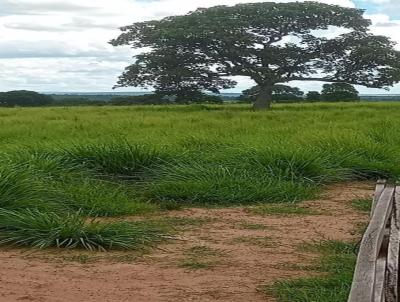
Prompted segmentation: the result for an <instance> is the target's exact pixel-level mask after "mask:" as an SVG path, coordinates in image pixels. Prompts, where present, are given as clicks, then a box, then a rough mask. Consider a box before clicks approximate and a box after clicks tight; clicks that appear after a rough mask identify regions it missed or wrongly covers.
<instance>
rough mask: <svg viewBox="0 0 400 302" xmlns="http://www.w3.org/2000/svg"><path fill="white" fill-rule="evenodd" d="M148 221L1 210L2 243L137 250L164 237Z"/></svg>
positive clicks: (0, 242) (0, 230)
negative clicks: (107, 219) (94, 219)
mask: <svg viewBox="0 0 400 302" xmlns="http://www.w3.org/2000/svg"><path fill="white" fill-rule="evenodd" d="M162 238H163V237H162V231H161V230H160V229H158V228H156V227H154V226H152V225H150V224H146V223H125V222H118V223H108V224H105V223H100V222H95V221H89V222H86V221H85V220H84V219H83V218H82V217H81V216H80V215H79V214H67V215H58V214H56V213H52V212H40V211H38V210H21V211H11V210H5V209H0V244H2V245H4V244H6V245H16V246H33V247H37V248H47V247H58V248H83V249H87V250H90V251H95V250H99V251H106V250H113V249H125V250H130V249H138V248H142V247H144V246H148V245H151V244H152V243H154V242H157V241H160V240H161V239H162Z"/></svg>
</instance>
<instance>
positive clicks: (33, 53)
mask: <svg viewBox="0 0 400 302" xmlns="http://www.w3.org/2000/svg"><path fill="white" fill-rule="evenodd" d="M264 1H267V0H190V1H188V0H113V1H109V0H86V1H82V0H0V68H1V70H2V72H1V73H0V90H10V89H23V88H25V89H28V88H29V89H34V90H41V91H43V90H53V91H54V90H71V91H72V90H74V91H77V90H92V91H93V90H110V89H111V87H112V86H113V85H114V83H115V80H116V77H117V76H118V74H119V73H120V72H121V71H122V69H123V67H124V66H126V65H128V64H129V61H130V58H131V56H132V55H133V54H134V53H133V51H132V50H129V49H126V48H115V47H112V46H110V45H108V43H107V42H108V41H109V40H110V39H112V38H114V37H116V36H117V35H118V34H119V30H118V27H120V26H124V25H128V24H131V23H133V22H137V21H143V20H150V19H155V18H157V19H159V18H162V17H165V16H168V15H176V14H184V13H187V12H189V11H191V10H194V9H196V8H198V7H209V6H214V5H234V4H237V3H246V2H264ZM367 1H369V3H373V2H376V3H378V2H379V3H384V4H385V5H393V4H394V3H395V2H397V1H390V0H367ZM277 2H290V0H281V1H277ZM319 2H324V3H329V4H339V5H343V6H349V7H354V6H355V5H354V1H351V0H320V1H319ZM369 17H371V18H372V19H373V21H374V26H373V31H374V32H375V33H378V34H388V30H390V36H391V37H392V38H393V39H395V40H396V41H399V42H400V25H399V22H400V21H396V20H391V19H390V18H389V17H387V16H386V15H384V14H375V15H370V16H369ZM249 84H251V81H249V80H245V79H241V80H240V85H239V87H238V89H237V90H240V89H242V88H246V87H247V85H249ZM302 85H303V87H306V88H308V87H310V85H309V84H304V83H303V84H302ZM312 85H314V84H312ZM313 87H314V86H313ZM131 90H136V89H135V88H131Z"/></svg>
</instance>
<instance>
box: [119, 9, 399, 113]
mask: <svg viewBox="0 0 400 302" xmlns="http://www.w3.org/2000/svg"><path fill="white" fill-rule="evenodd" d="M369 26H370V21H369V20H366V19H364V17H363V10H360V9H354V8H345V7H341V6H337V5H327V4H322V3H318V2H291V3H274V2H265V3H251V4H239V5H235V6H216V7H212V8H201V9H198V10H196V11H194V12H190V13H189V14H187V15H184V16H173V17H168V18H164V19H162V20H159V21H148V22H139V23H135V24H133V25H131V26H127V27H124V28H122V30H123V33H122V34H121V35H120V36H119V37H118V38H117V39H115V40H113V41H112V42H111V43H112V44H113V45H126V44H127V45H131V46H132V47H133V48H147V49H150V54H151V53H155V52H158V53H159V54H160V55H161V56H163V55H162V53H160V51H162V50H163V49H175V51H176V52H177V53H178V54H180V55H182V56H184V57H186V58H188V60H187V61H185V63H186V64H188V65H187V66H188V67H189V66H191V67H190V70H191V72H193V73H196V72H195V69H196V68H198V67H199V66H200V67H201V69H200V70H202V71H199V73H200V74H202V73H203V71H205V70H208V72H210V73H211V76H210V77H209V78H210V81H212V82H213V83H215V81H216V80H217V79H220V80H223V79H224V78H225V77H227V76H247V77H250V78H251V79H253V80H254V81H255V82H256V83H257V86H258V87H259V93H258V96H257V98H256V101H255V102H254V107H255V108H256V109H263V108H268V107H269V106H270V105H271V102H272V94H273V91H274V86H275V85H277V84H282V83H286V82H290V81H324V82H331V83H335V82H346V83H350V84H359V85H364V86H367V87H374V88H385V87H388V86H391V85H393V84H394V83H396V82H399V81H400V53H399V52H398V51H396V50H395V49H394V48H393V46H394V45H393V43H392V42H391V41H390V39H389V38H387V37H383V36H374V35H372V34H371V33H369V32H368V27H369ZM332 28H341V29H344V30H343V32H345V33H344V34H341V35H338V36H335V37H331V38H328V37H327V35H326V34H325V32H327V31H328V30H329V29H332ZM195 58H197V59H198V60H200V61H201V64H199V63H197V62H196V59H195ZM191 60H193V63H191V62H190V61H191ZM149 73H151V71H149ZM172 74H175V72H173V73H172ZM130 77H132V74H129V73H125V74H124V75H123V76H122V80H124V79H126V80H129V78H130ZM133 77H136V75H134V76H133ZM187 79H188V80H189V81H190V82H193V83H196V79H195V77H192V76H188V77H187Z"/></svg>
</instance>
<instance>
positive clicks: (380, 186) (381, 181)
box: [371, 179, 387, 217]
mask: <svg viewBox="0 0 400 302" xmlns="http://www.w3.org/2000/svg"><path fill="white" fill-rule="evenodd" d="M386 185H387V181H386V180H385V179H379V180H378V182H377V183H376V186H375V193H374V199H373V201H372V207H371V217H372V216H373V214H374V211H375V208H376V204H377V202H378V200H379V198H380V197H381V195H382V192H383V190H384V189H385V187H386Z"/></svg>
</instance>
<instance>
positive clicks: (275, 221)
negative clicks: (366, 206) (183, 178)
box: [0, 183, 374, 302]
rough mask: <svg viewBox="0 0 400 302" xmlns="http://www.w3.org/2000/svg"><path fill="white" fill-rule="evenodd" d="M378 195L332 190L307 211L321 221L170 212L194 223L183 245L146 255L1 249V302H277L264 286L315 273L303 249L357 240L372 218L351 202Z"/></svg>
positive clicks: (360, 187)
mask: <svg viewBox="0 0 400 302" xmlns="http://www.w3.org/2000/svg"><path fill="white" fill-rule="evenodd" d="M373 189H374V186H373V184H371V183H350V184H341V185H335V186H331V187H328V188H327V190H326V192H325V193H324V194H323V196H322V197H321V198H320V199H319V200H314V201H308V202H304V203H303V204H302V206H303V207H307V208H311V209H313V210H316V211H318V212H319V213H320V214H319V215H303V216H285V217H282V216H260V215H257V214H254V213H252V212H251V211H249V210H248V209H246V208H230V209H187V210H184V211H176V212H172V213H170V214H169V215H170V216H174V217H184V218H188V217H190V218H192V223H191V222H190V221H189V222H187V223H186V224H187V225H186V226H185V227H184V229H185V230H184V231H183V232H182V238H181V240H177V241H174V242H169V243H166V244H163V245H161V246H160V247H159V249H156V250H152V251H151V252H149V253H146V254H144V255H138V254H134V253H115V254H107V255H104V254H101V255H100V254H96V255H91V254H88V253H85V252H70V251H69V252H68V251H67V252H64V251H46V252H43V251H40V252H38V251H26V250H15V249H11V250H10V249H2V250H0V301H1V302H12V301H40V302H80V301H82V302H83V301H85V302H92V301H96V302H100V301H101V302H103V301H104V302H108V301H109V302H117V301H118V302H123V301H134V302H156V301H163V302H164V301H171V302H172V301H174V302H175V301H204V302H205V301H224V302H228V301H229V302H239V301H240V302H243V301H252V302H258V301H264V302H265V301H271V302H272V301H275V300H274V299H273V298H272V297H268V296H267V295H266V294H265V293H263V292H261V291H259V290H258V288H259V287H260V286H262V285H266V284H271V283H272V282H274V281H276V280H280V279H287V278H295V277H298V276H304V275H307V274H310V272H304V271H301V270H299V269H293V266H294V265H297V264H310V263H311V262H312V260H313V259H315V257H317V255H312V254H309V253H307V252H304V251H301V249H299V248H298V247H299V245H301V244H302V243H304V242H313V241H319V240H326V239H334V240H354V239H355V237H357V236H359V235H358V234H357V232H356V231H355V229H356V228H357V226H358V225H359V224H360V223H363V222H366V221H367V219H368V216H367V215H365V214H361V213H359V212H357V211H355V210H354V209H352V207H351V206H350V203H351V201H352V200H353V199H358V198H366V197H371V196H372V194H373ZM178 221H179V220H177V222H178ZM182 221H183V223H182V224H183V225H184V224H185V220H182Z"/></svg>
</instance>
